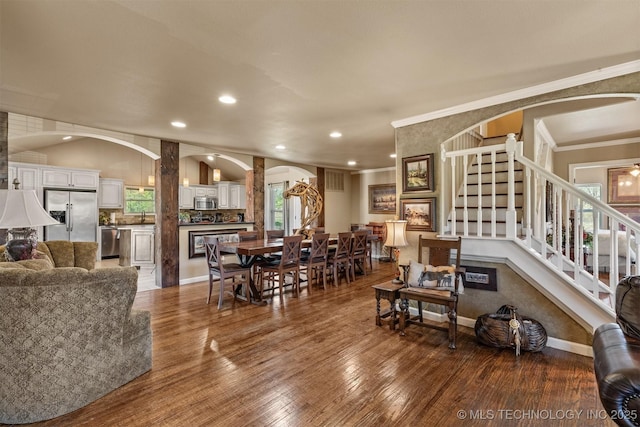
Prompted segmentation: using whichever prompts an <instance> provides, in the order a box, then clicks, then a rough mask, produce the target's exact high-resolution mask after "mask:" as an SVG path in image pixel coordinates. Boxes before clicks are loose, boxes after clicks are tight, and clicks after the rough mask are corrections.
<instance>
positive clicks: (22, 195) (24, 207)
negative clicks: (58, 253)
mask: <svg viewBox="0 0 640 427" xmlns="http://www.w3.org/2000/svg"><path fill="white" fill-rule="evenodd" d="M53 224H59V222H58V221H56V220H55V219H53V218H51V216H49V214H48V213H47V211H45V210H44V208H43V207H42V205H41V204H40V202H39V201H38V196H37V195H36V190H0V228H21V227H37V226H39V225H53Z"/></svg>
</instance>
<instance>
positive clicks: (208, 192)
mask: <svg viewBox="0 0 640 427" xmlns="http://www.w3.org/2000/svg"><path fill="white" fill-rule="evenodd" d="M193 188H194V189H195V191H196V195H195V197H218V189H217V188H216V187H214V186H212V185H201V186H195V185H194V186H193Z"/></svg>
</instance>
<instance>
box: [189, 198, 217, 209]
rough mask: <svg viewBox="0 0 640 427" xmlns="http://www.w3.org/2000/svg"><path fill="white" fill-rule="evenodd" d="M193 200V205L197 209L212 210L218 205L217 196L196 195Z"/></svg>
mask: <svg viewBox="0 0 640 427" xmlns="http://www.w3.org/2000/svg"><path fill="white" fill-rule="evenodd" d="M193 202H194V203H193V207H194V209H195V210H197V211H211V210H214V209H216V206H217V203H216V199H215V197H208V196H205V197H196V198H194V199H193Z"/></svg>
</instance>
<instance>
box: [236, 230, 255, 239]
mask: <svg viewBox="0 0 640 427" xmlns="http://www.w3.org/2000/svg"><path fill="white" fill-rule="evenodd" d="M238 240H239V241H241V242H245V241H247V240H258V231H256V230H254V231H248V230H247V231H238Z"/></svg>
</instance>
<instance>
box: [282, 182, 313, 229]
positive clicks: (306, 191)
mask: <svg viewBox="0 0 640 427" xmlns="http://www.w3.org/2000/svg"><path fill="white" fill-rule="evenodd" d="M292 196H295V197H300V204H301V217H302V218H301V220H302V223H301V225H300V228H299V229H298V230H297V231H296V234H302V235H303V236H305V238H307V239H308V238H310V237H311V234H313V232H310V230H309V229H307V227H308V226H309V225H311V223H312V222H313V221H314V220H315V219H316V218H318V217H319V216H320V212H322V196H321V195H320V193H319V192H318V189H317V188H316V187H315V186H313V185H311V184H307V183H305V182H302V181H298V182H296V183H295V184H294V185H293V187H291V188H289V189H287V190H286V191H285V192H284V197H285V199H288V198H290V197H292Z"/></svg>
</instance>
